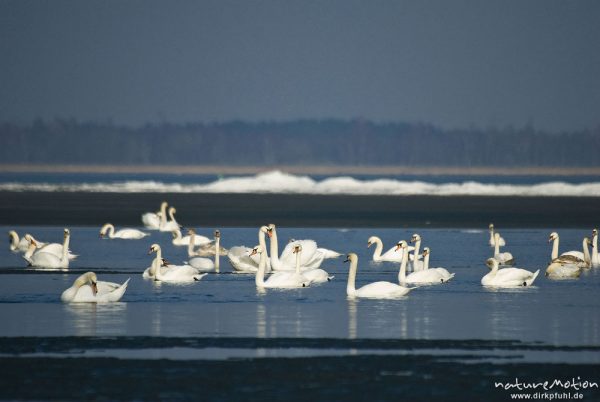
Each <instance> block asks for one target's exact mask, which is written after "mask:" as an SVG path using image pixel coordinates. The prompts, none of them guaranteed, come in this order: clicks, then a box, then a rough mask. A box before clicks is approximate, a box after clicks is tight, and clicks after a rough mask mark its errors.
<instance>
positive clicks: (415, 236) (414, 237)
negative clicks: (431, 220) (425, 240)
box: [410, 233, 421, 243]
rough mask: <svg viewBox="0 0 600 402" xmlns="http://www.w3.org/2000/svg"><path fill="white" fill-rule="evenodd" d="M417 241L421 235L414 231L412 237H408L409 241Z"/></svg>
mask: <svg viewBox="0 0 600 402" xmlns="http://www.w3.org/2000/svg"><path fill="white" fill-rule="evenodd" d="M418 241H421V236H419V235H418V234H416V233H415V234H414V235H412V237H411V238H410V242H411V243H416V242H418Z"/></svg>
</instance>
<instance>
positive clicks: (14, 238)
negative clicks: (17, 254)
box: [8, 232, 20, 251]
mask: <svg viewBox="0 0 600 402" xmlns="http://www.w3.org/2000/svg"><path fill="white" fill-rule="evenodd" d="M8 235H9V236H10V251H15V250H16V249H17V246H18V245H19V240H20V239H19V235H18V234H17V233H15V232H10V233H9V234H8Z"/></svg>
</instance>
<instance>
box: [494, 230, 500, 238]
mask: <svg viewBox="0 0 600 402" xmlns="http://www.w3.org/2000/svg"><path fill="white" fill-rule="evenodd" d="M494 239H496V240H500V233H498V232H496V233H494Z"/></svg>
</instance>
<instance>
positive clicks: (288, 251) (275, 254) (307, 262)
mask: <svg viewBox="0 0 600 402" xmlns="http://www.w3.org/2000/svg"><path fill="white" fill-rule="evenodd" d="M267 236H269V239H270V240H271V268H272V269H273V270H274V271H291V270H293V269H294V265H295V259H296V258H295V254H294V252H293V251H294V246H295V245H296V244H300V245H301V246H302V249H303V250H304V251H303V253H302V258H301V260H300V269H301V270H306V269H314V268H319V267H320V266H321V263H322V262H323V259H324V257H323V254H321V253H320V252H319V251H318V250H317V243H316V242H315V241H314V240H294V241H293V242H292V243H288V244H287V245H286V246H285V248H284V249H283V252H282V253H281V256H280V255H279V246H278V242H277V229H276V227H275V225H274V224H272V223H271V224H270V225H269V226H267Z"/></svg>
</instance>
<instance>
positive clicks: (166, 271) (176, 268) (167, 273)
mask: <svg viewBox="0 0 600 402" xmlns="http://www.w3.org/2000/svg"><path fill="white" fill-rule="evenodd" d="M151 253H156V258H155V259H154V261H153V262H152V266H151V270H150V272H149V275H150V276H151V277H152V278H153V279H154V280H155V281H161V282H171V283H186V282H194V281H199V280H200V279H202V278H203V277H204V276H205V275H206V274H201V273H200V272H199V271H198V270H197V269H196V268H194V267H192V266H190V265H167V266H166V267H161V263H162V251H161V248H160V246H159V245H158V244H153V245H152V246H150V250H149V251H148V254H151Z"/></svg>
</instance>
